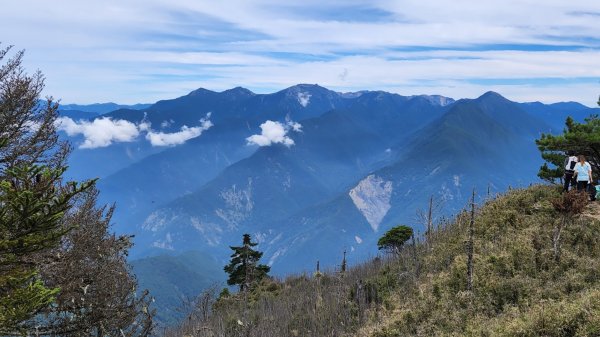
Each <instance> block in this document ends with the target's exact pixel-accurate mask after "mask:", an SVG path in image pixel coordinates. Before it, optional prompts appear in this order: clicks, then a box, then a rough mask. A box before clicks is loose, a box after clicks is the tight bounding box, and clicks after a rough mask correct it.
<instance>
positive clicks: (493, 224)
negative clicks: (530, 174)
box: [166, 186, 600, 337]
mask: <svg viewBox="0 0 600 337" xmlns="http://www.w3.org/2000/svg"><path fill="white" fill-rule="evenodd" d="M560 196H561V195H560V193H559V190H557V189H555V188H553V187H548V186H534V187H531V188H529V189H526V190H513V191H510V192H508V193H507V194H506V195H504V196H501V197H499V198H498V199H496V200H490V201H481V200H480V201H479V203H480V205H479V207H478V208H477V209H476V212H475V221H474V228H473V229H474V231H473V232H474V233H473V246H474V249H473V250H474V254H473V259H474V270H473V290H472V291H468V290H467V277H466V275H467V254H466V249H465V248H466V247H465V243H466V241H467V238H468V229H469V222H470V214H469V213H467V212H462V213H460V214H458V215H457V217H456V218H455V219H454V221H451V222H448V223H443V224H439V225H438V228H437V230H435V231H434V232H433V233H432V235H431V237H430V242H429V243H427V245H426V244H425V243H424V242H422V243H419V242H417V243H416V245H414V246H413V245H408V246H406V245H405V247H404V249H403V250H402V251H401V253H400V254H399V255H398V256H397V257H393V256H392V257H390V258H378V259H375V260H373V261H370V262H368V263H365V264H363V265H360V266H355V267H353V268H350V269H349V270H348V271H347V272H345V273H340V272H328V273H327V272H326V273H323V274H321V273H316V274H315V275H312V276H311V275H302V276H295V277H290V278H288V279H286V280H281V281H276V280H263V282H262V283H261V284H260V286H258V287H256V288H255V289H254V290H253V291H251V292H249V293H248V294H246V295H245V296H242V295H241V294H230V295H222V296H221V297H220V298H218V299H216V300H215V298H214V297H211V294H208V293H207V294H204V295H203V297H201V298H202V299H203V300H200V298H199V300H198V302H197V310H196V311H195V312H194V313H192V314H191V315H190V317H189V319H188V320H187V321H186V322H185V323H184V324H182V325H181V326H180V327H178V328H176V329H173V330H171V331H168V332H167V334H166V335H167V336H264V337H270V336H365V337H366V336H369V337H391V336H557V337H558V336H598V335H599V334H600V236H599V235H598V233H600V221H598V220H597V219H596V218H598V219H600V207H599V206H598V205H596V204H589V205H587V206H586V208H585V210H584V211H583V214H582V215H576V213H577V212H570V210H569V212H567V210H566V209H562V208H561V207H559V206H560V202H561V201H564V200H563V199H564V198H567V199H569V200H567V201H570V200H571V199H572V196H568V197H560ZM574 201H575V202H578V199H575V200H574ZM563 205H564V204H563ZM561 213H562V214H561ZM565 214H567V215H568V216H572V218H569V219H568V221H565V216H564V215H565ZM557 223H560V226H562V228H561V237H560V259H557V258H556V256H555V242H556V237H555V231H556V226H557ZM417 271H419V272H418V273H417ZM212 295H213V296H214V292H213V294H212ZM207 298H209V300H207ZM210 299H212V300H210ZM207 302H212V303H213V305H212V306H210V305H207Z"/></svg>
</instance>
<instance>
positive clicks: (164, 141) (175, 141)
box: [146, 117, 213, 146]
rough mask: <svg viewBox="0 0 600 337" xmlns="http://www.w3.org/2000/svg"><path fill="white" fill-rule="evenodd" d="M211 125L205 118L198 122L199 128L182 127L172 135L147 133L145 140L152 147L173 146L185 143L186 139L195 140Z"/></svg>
mask: <svg viewBox="0 0 600 337" xmlns="http://www.w3.org/2000/svg"><path fill="white" fill-rule="evenodd" d="M212 126H213V123H212V122H211V121H210V120H208V117H207V118H203V119H201V120H200V126H195V127H191V128H190V127H188V126H187V125H184V126H182V127H181V131H178V132H174V133H165V132H154V131H149V132H148V133H147V134H146V139H147V140H148V141H149V142H150V144H152V146H173V145H179V144H183V143H185V142H186V141H187V140H188V139H192V138H196V137H198V136H200V135H201V134H202V132H204V131H206V130H208V129H210V128H211V127H212Z"/></svg>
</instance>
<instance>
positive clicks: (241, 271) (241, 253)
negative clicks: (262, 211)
mask: <svg viewBox="0 0 600 337" xmlns="http://www.w3.org/2000/svg"><path fill="white" fill-rule="evenodd" d="M256 245H258V243H254V242H252V240H251V238H250V234H244V236H243V241H242V246H240V247H234V246H230V247H229V248H231V250H233V254H231V261H230V263H229V264H228V265H227V266H225V268H223V269H224V270H225V272H226V273H227V274H229V278H228V280H227V284H228V285H230V286H232V285H239V287H240V291H247V290H249V289H250V288H251V287H252V286H253V285H254V284H256V282H258V281H260V280H261V279H263V278H264V277H266V276H267V274H268V273H269V271H270V270H271V267H269V266H267V265H264V264H258V261H259V260H260V258H261V257H262V255H263V253H262V252H259V251H257V250H254V249H252V247H255V246H256Z"/></svg>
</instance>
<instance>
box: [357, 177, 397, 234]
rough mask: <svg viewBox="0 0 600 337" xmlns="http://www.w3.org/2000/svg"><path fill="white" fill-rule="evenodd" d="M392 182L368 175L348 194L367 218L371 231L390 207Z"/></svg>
mask: <svg viewBox="0 0 600 337" xmlns="http://www.w3.org/2000/svg"><path fill="white" fill-rule="evenodd" d="M392 190H393V187H392V182H391V181H385V180H383V179H382V178H381V177H377V176H375V175H370V176H368V177H366V178H365V179H363V180H361V181H360V182H359V183H358V185H356V187H354V188H353V189H351V190H350V192H349V195H350V198H351V199H352V202H354V205H355V206H356V208H357V209H358V210H359V211H360V212H361V213H362V215H363V216H364V217H365V219H367V221H368V222H369V224H370V225H371V228H373V231H375V232H376V231H377V229H378V228H379V224H380V223H381V220H383V218H384V217H385V215H386V214H387V212H388V211H389V210H390V208H391V204H390V199H391V196H392Z"/></svg>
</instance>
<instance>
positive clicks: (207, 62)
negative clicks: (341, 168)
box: [0, 0, 600, 106]
mask: <svg viewBox="0 0 600 337" xmlns="http://www.w3.org/2000/svg"><path fill="white" fill-rule="evenodd" d="M30 8H36V11H33V12H32V11H31V10H30ZM599 17H600V1H590V0H573V1H569V2H565V1H564V0H547V1H544V2H539V1H532V0H506V1H504V2H491V1H484V2H482V1H477V0H464V1H459V2H455V1H454V2H453V1H420V0H403V1H392V0H371V1H367V0H352V1H340V0H331V1H327V2H323V1H316V0H306V1H303V2H302V3H294V4H289V3H286V2H281V1H277V0H231V1H228V2H224V3H218V2H203V1H193V0H148V1H145V2H143V4H141V5H140V4H137V3H132V2H124V1H118V0H106V1H103V2H102V3H94V2H90V1H76V0H64V1H60V2H47V1H46V2H44V1H39V0H23V1H19V2H16V1H8V2H6V3H3V8H2V11H0V31H2V32H3V33H4V36H3V40H4V41H6V43H7V44H16V45H17V48H26V49H27V57H26V58H25V60H26V62H27V68H28V69H37V68H39V69H41V70H42V71H43V72H44V73H45V74H46V77H47V79H48V80H47V93H48V94H51V95H54V96H58V97H61V98H62V99H63V100H64V101H78V102H81V103H92V102H97V101H99V100H104V101H109V100H116V101H119V102H123V103H134V102H137V101H145V102H151V101H156V100H158V99H169V98H173V97H176V96H180V95H182V94H185V93H187V92H189V91H191V90H193V89H196V88H198V87H200V86H202V87H209V88H212V89H215V90H222V89H228V88H232V87H235V86H238V85H241V86H244V87H247V88H249V89H251V90H253V91H254V92H257V93H266V92H272V91H275V90H280V89H281V88H282V87H287V86H291V85H294V84H297V83H319V84H321V85H323V86H325V87H328V88H331V89H333V90H338V91H354V90H363V89H371V90H376V89H380V90H387V91H391V92H397V93H400V94H404V95H412V94H435V93H437V94H442V95H445V96H450V97H455V98H462V97H477V96H479V95H481V94H482V93H483V92H486V91H488V90H495V91H498V92H500V93H502V94H503V95H505V96H507V97H508V98H510V99H513V100H519V101H528V100H529V101H531V100H541V101H544V102H553V101H560V100H562V101H570V100H577V101H581V102H583V103H586V104H588V105H593V106H595V101H596V97H597V92H598V90H600V83H599V82H598V78H600V68H599V67H598V66H597V64H598V61H597V60H598V57H599V56H598V54H599V52H600V40H599V39H598V18H599ZM273 18H277V19H276V20H273ZM107 22H110V24H107ZM265 22H269V24H268V25H265V24H264V23H265ZM38 27H45V29H43V30H40V29H38ZM274 51H277V52H274ZM82 74H85V76H82ZM307 103H308V102H307Z"/></svg>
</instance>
